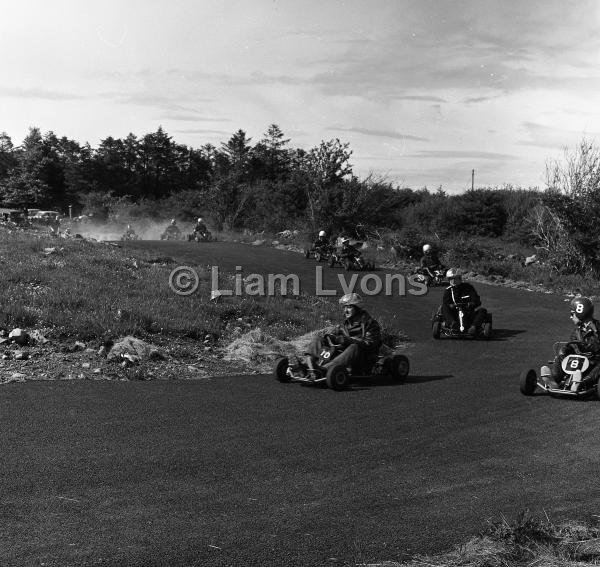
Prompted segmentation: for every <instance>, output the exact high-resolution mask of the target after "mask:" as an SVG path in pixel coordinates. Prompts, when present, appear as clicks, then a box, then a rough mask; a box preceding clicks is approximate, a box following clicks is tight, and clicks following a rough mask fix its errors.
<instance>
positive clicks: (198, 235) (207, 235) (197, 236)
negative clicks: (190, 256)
mask: <svg viewBox="0 0 600 567" xmlns="http://www.w3.org/2000/svg"><path fill="white" fill-rule="evenodd" d="M187 239H188V242H214V240H215V237H214V236H213V235H212V233H211V232H210V230H206V231H204V232H200V231H196V232H192V233H191V234H188V236H187Z"/></svg>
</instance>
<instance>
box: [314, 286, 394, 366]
mask: <svg viewBox="0 0 600 567" xmlns="http://www.w3.org/2000/svg"><path fill="white" fill-rule="evenodd" d="M339 303H340V305H341V306H342V309H343V312H344V322H343V323H342V324H341V325H339V326H338V328H337V330H336V332H335V333H333V335H330V337H331V340H332V341H333V342H334V343H336V344H338V345H339V346H340V347H341V348H343V349H344V350H343V352H342V353H340V354H339V355H338V356H337V357H336V358H335V359H334V360H333V361H332V362H334V363H335V364H341V365H344V366H346V367H348V366H349V367H351V368H352V369H360V368H363V367H365V366H368V365H371V364H373V363H374V362H375V360H376V359H377V353H378V352H379V348H380V347H381V343H382V340H381V327H380V326H379V323H378V322H377V321H376V320H375V319H373V317H371V316H370V315H369V314H368V313H367V311H365V309H364V308H363V305H364V304H363V300H362V298H361V296H360V295H358V293H347V294H345V295H343V296H342V297H341V298H340V301H339ZM325 340H326V339H325V337H323V336H320V335H319V336H316V337H315V338H314V339H313V341H312V342H311V344H310V347H309V352H308V354H309V355H310V360H311V362H312V363H313V364H314V363H315V362H316V361H317V359H318V358H319V354H320V352H321V350H322V348H323V345H324V344H325V343H324V341H325ZM332 362H329V363H327V364H324V365H323V368H327V367H328V366H329V365H330V364H332Z"/></svg>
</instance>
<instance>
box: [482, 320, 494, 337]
mask: <svg viewBox="0 0 600 567" xmlns="http://www.w3.org/2000/svg"><path fill="white" fill-rule="evenodd" d="M482 334H483V338H484V339H489V338H490V337H491V336H492V322H491V321H487V322H486V323H484V324H483V329H482Z"/></svg>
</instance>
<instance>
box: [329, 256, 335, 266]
mask: <svg viewBox="0 0 600 567" xmlns="http://www.w3.org/2000/svg"><path fill="white" fill-rule="evenodd" d="M327 263H328V264H329V267H330V268H333V267H334V266H335V258H334V257H333V255H331V256H330V257H329V262H327Z"/></svg>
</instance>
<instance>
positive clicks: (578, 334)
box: [542, 297, 600, 387]
mask: <svg viewBox="0 0 600 567" xmlns="http://www.w3.org/2000/svg"><path fill="white" fill-rule="evenodd" d="M571 322H572V323H573V324H574V325H575V329H574V330H573V333H572V334H571V338H570V342H577V343H579V350H580V351H581V352H585V353H589V354H590V355H591V356H592V357H593V358H592V360H591V361H590V362H598V361H599V358H600V321H598V320H597V319H594V304H593V303H592V300H591V299H589V298H588V297H576V298H574V299H573V300H572V301H571ZM574 353H575V348H574V345H564V346H563V347H562V348H561V349H560V352H559V353H558V354H557V355H556V357H555V359H554V364H552V365H551V366H550V368H548V367H544V368H543V369H542V378H546V381H548V380H547V378H548V372H549V373H550V378H551V379H552V381H551V382H550V384H549V385H550V386H552V387H557V386H558V383H559V382H560V381H561V380H562V378H563V376H564V373H563V371H562V366H561V364H562V361H563V359H564V358H565V357H566V356H568V355H569V354H574ZM594 359H595V360H594ZM544 370H545V371H544ZM592 372H600V365H597V366H596V367H595V368H594V369H593V370H592Z"/></svg>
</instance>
